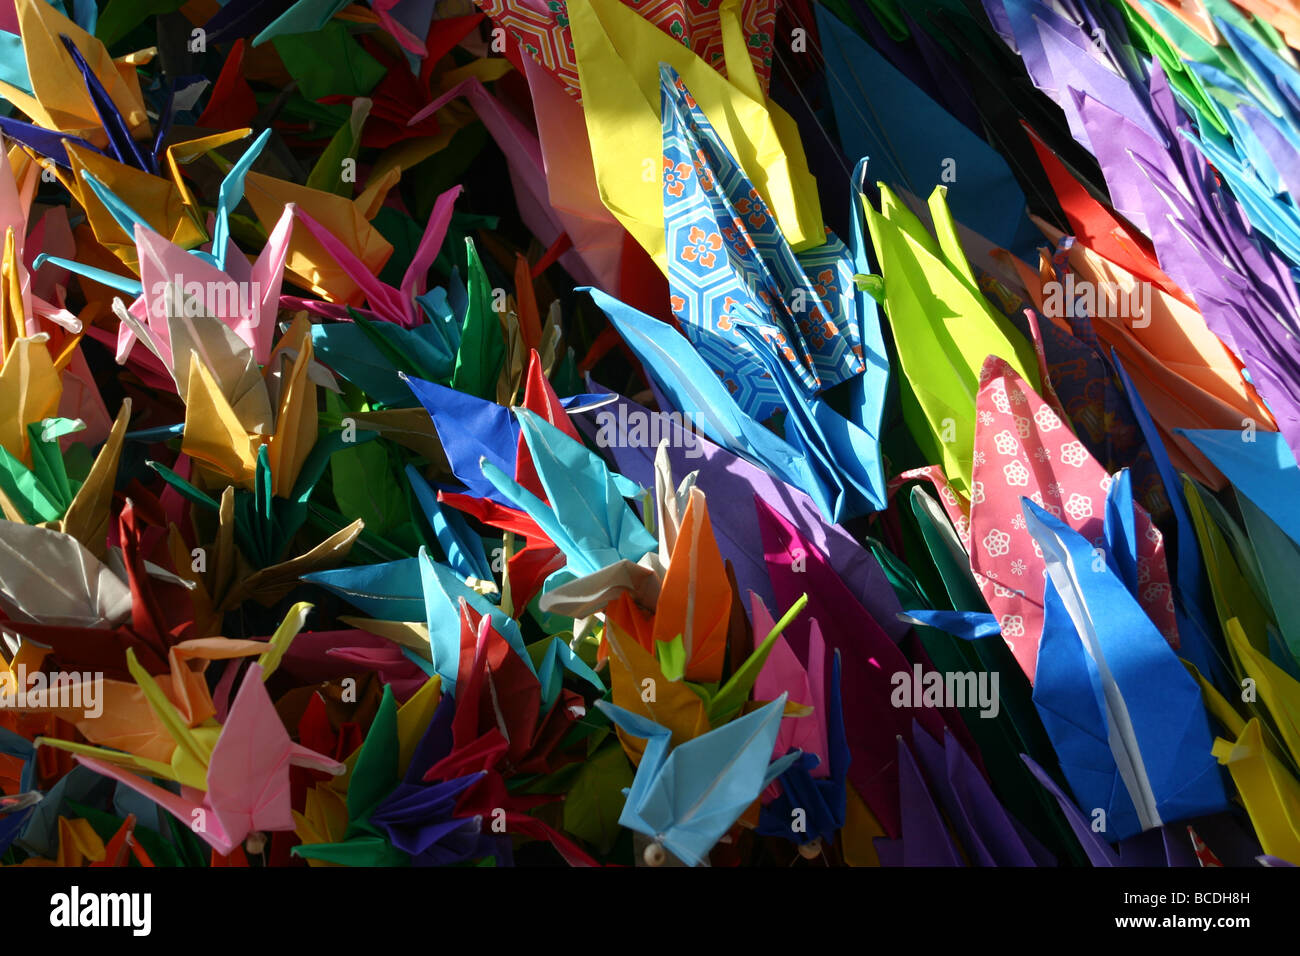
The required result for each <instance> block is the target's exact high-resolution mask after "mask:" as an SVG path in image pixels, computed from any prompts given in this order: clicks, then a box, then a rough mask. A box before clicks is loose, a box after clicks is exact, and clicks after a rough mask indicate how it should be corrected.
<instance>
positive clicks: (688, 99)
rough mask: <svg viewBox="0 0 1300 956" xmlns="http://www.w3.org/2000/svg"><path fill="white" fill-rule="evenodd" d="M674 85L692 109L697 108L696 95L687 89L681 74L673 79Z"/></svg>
mask: <svg viewBox="0 0 1300 956" xmlns="http://www.w3.org/2000/svg"><path fill="white" fill-rule="evenodd" d="M673 86H675V87H677V91H678V92H679V93H681V94H682V99H683V100H684V101H685V103H686V105H687V106H688V107H689V108H690V109H695V97H693V96H691V94H690V91H689V90H687V89H686V84H685V83H683V82H682V78H681V77H680V76H679V77H678V78H677V79H676V80H674V81H673Z"/></svg>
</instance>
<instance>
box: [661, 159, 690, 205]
mask: <svg viewBox="0 0 1300 956" xmlns="http://www.w3.org/2000/svg"><path fill="white" fill-rule="evenodd" d="M690 178H691V164H690V163H678V164H677V165H676V166H674V165H673V161H672V160H671V159H669V158H668V157H667V156H665V157H664V191H665V192H666V193H668V195H670V196H673V197H674V198H679V199H680V198H681V195H682V192H683V191H684V190H685V189H686V186H685V185H684V184H685V183H686V181H687V180H688V179H690Z"/></svg>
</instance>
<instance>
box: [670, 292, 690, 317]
mask: <svg viewBox="0 0 1300 956" xmlns="http://www.w3.org/2000/svg"><path fill="white" fill-rule="evenodd" d="M668 304H669V305H670V306H671V307H672V310H673V313H674V314H677V313H680V312H683V311H685V309H686V300H685V299H683V298H682V297H681V296H680V295H673V296H669V297H668Z"/></svg>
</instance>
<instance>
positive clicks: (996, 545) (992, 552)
mask: <svg viewBox="0 0 1300 956" xmlns="http://www.w3.org/2000/svg"><path fill="white" fill-rule="evenodd" d="M984 550H985V551H987V552H988V553H989V557H991V558H997V557H1001V556H1002V555H1004V554H1006V553H1007V552H1008V551H1010V550H1011V535H1009V534H1007V533H1006V532H1005V531H999V530H998V529H997V528H994V529H993V530H992V531H990V532H989V533H988V534H986V535H985V536H984Z"/></svg>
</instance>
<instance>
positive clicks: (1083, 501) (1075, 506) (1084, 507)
mask: <svg viewBox="0 0 1300 956" xmlns="http://www.w3.org/2000/svg"><path fill="white" fill-rule="evenodd" d="M1065 513H1066V514H1067V515H1069V516H1070V517H1071V518H1073V519H1074V520H1075V521H1082V520H1083V519H1084V518H1091V517H1092V499H1091V498H1089V497H1088V496H1087V495H1081V494H1079V493H1078V492H1075V493H1073V494H1071V495H1070V498H1069V500H1068V501H1066V503H1065Z"/></svg>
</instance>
